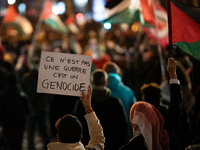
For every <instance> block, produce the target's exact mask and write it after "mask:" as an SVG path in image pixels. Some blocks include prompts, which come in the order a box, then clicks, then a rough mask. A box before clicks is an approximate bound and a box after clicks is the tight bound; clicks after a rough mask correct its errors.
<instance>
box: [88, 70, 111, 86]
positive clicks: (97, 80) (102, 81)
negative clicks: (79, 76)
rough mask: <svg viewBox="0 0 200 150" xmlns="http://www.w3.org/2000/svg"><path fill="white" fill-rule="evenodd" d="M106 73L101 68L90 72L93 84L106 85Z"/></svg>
mask: <svg viewBox="0 0 200 150" xmlns="http://www.w3.org/2000/svg"><path fill="white" fill-rule="evenodd" d="M107 78H108V75H107V73H106V72H105V71H104V70H102V69H96V70H94V71H93V72H92V78H91V82H92V84H93V85H95V86H106V85H107Z"/></svg>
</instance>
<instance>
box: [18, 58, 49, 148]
mask: <svg viewBox="0 0 200 150" xmlns="http://www.w3.org/2000/svg"><path fill="white" fill-rule="evenodd" d="M39 60H40V59H39V57H38V56H34V57H32V59H31V66H32V67H31V70H30V72H28V73H27V74H25V75H24V77H23V79H22V88H23V89H24V91H25V92H26V94H27V95H28V97H29V99H30V104H31V114H30V116H29V118H28V150H34V149H35V144H34V136H35V133H36V131H37V130H36V129H39V130H38V131H39V135H40V136H41V138H42V142H43V145H44V146H43V149H44V150H45V149H46V145H47V144H48V143H49V128H48V123H49V121H48V118H49V117H48V107H49V106H48V95H47V94H44V93H37V82H38V69H39ZM37 125H38V127H39V128H37Z"/></svg>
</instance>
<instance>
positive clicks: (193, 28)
mask: <svg viewBox="0 0 200 150" xmlns="http://www.w3.org/2000/svg"><path fill="white" fill-rule="evenodd" d="M170 14H171V15H170V25H169V26H170V28H169V31H170V38H171V39H169V40H170V42H171V43H170V44H174V45H176V46H178V47H179V48H180V49H181V50H183V51H184V52H186V53H187V54H189V55H190V56H192V57H194V58H196V59H198V60H200V50H199V47H200V36H199V34H200V18H199V16H200V8H198V7H194V6H190V5H186V4H182V3H177V2H172V1H171V2H170Z"/></svg>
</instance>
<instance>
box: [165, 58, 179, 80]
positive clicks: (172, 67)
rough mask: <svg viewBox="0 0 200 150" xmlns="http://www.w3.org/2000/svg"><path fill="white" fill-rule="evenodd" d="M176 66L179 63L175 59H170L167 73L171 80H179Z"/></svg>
mask: <svg viewBox="0 0 200 150" xmlns="http://www.w3.org/2000/svg"><path fill="white" fill-rule="evenodd" d="M176 66H177V62H176V61H175V60H174V58H172V57H170V58H169V59H168V65H167V71H168V73H169V77H170V79H177V75H176Z"/></svg>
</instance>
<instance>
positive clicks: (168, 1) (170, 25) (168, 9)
mask: <svg viewBox="0 0 200 150" xmlns="http://www.w3.org/2000/svg"><path fill="white" fill-rule="evenodd" d="M167 13H168V32H169V49H168V52H169V57H171V56H172V19H171V0H167Z"/></svg>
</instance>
